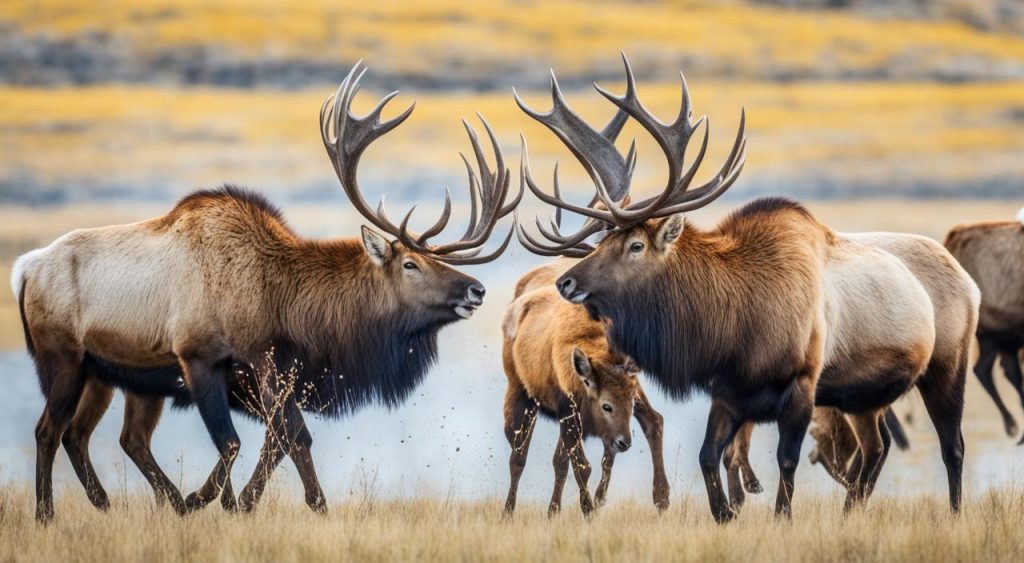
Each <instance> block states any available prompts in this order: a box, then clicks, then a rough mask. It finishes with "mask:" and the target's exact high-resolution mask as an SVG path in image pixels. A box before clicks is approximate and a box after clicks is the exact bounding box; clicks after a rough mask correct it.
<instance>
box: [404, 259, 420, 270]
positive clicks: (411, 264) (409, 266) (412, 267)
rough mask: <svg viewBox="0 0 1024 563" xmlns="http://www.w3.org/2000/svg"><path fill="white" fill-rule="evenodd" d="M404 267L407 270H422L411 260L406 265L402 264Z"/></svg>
mask: <svg viewBox="0 0 1024 563" xmlns="http://www.w3.org/2000/svg"><path fill="white" fill-rule="evenodd" d="M402 267H403V268H405V269H406V270H419V269H420V267H419V266H417V265H416V262H413V261H411V260H410V261H408V262H406V263H404V264H402Z"/></svg>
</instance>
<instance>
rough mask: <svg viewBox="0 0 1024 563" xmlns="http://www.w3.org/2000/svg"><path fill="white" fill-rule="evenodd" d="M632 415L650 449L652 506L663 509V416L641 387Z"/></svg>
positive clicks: (666, 491) (666, 492)
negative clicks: (652, 477)
mask: <svg viewBox="0 0 1024 563" xmlns="http://www.w3.org/2000/svg"><path fill="white" fill-rule="evenodd" d="M633 416H634V417H636V420H637V422H639V423H640V429H641V430H643V433H644V438H646V439H647V446H648V447H649V448H650V450H651V464H652V466H653V467H654V487H653V497H654V506H656V507H657V508H658V510H661V511H663V510H665V509H667V508H668V505H669V486H668V477H667V475H666V474H665V454H664V434H665V417H663V416H661V413H659V412H658V411H656V410H654V407H653V406H651V402H650V401H649V400H647V395H646V394H645V393H644V391H643V389H639V390H638V391H637V396H636V404H635V406H634V408H633Z"/></svg>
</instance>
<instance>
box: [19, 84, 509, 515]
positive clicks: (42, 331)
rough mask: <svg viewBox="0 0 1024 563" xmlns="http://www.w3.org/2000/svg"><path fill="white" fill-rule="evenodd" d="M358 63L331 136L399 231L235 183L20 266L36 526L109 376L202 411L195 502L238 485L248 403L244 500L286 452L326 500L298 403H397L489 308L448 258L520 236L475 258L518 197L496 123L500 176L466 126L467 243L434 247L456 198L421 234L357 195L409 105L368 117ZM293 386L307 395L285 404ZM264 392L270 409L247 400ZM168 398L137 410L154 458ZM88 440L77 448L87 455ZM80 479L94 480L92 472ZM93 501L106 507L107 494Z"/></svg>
mask: <svg viewBox="0 0 1024 563" xmlns="http://www.w3.org/2000/svg"><path fill="white" fill-rule="evenodd" d="M363 72H365V69H363V68H362V66H361V64H357V65H356V66H355V67H354V68H353V69H352V72H351V73H350V74H349V75H348V77H347V78H346V79H345V80H344V82H342V84H341V86H340V87H339V89H338V91H337V92H336V93H335V94H334V95H333V96H331V97H329V98H328V99H327V101H326V102H325V103H324V105H323V107H322V109H321V114H320V118H321V133H322V136H323V141H324V145H325V147H326V149H327V152H328V155H329V157H330V159H331V162H332V163H333V165H334V168H335V171H336V173H337V175H338V178H339V180H340V181H341V183H342V187H343V189H344V190H345V193H346V195H347V196H348V197H349V199H350V200H351V202H352V203H353V205H354V206H355V207H356V209H357V210H358V211H359V212H360V213H361V214H362V215H363V216H364V217H365V218H366V219H367V220H368V221H369V222H370V223H372V224H373V225H374V226H375V227H377V228H378V229H380V230H382V231H384V232H385V233H387V234H389V235H392V236H394V237H395V239H396V240H393V241H389V240H388V239H387V238H385V236H384V235H382V234H380V233H379V232H377V231H375V230H373V229H370V228H368V227H363V229H362V238H361V239H358V238H347V239H332V240H311V239H307V238H304V237H301V236H299V235H297V234H295V233H294V232H293V231H292V230H291V229H290V228H289V227H288V226H287V225H286V224H285V222H284V220H283V218H282V217H281V215H280V213H279V212H278V211H277V210H276V209H275V208H274V207H273V206H271V205H270V204H269V203H268V202H267V201H266V200H264V199H263V198H262V197H260V196H258V195H255V194H253V193H251V192H247V191H244V190H239V189H235V188H230V187H226V188H222V189H217V190H210V191H201V192H197V193H195V194H192V195H190V196H188V197H186V198H185V199H183V200H182V201H181V202H179V203H178V205H177V206H175V207H174V209H173V210H172V211H171V212H170V213H168V214H167V215H164V216H162V217H157V218H155V219H151V220H148V221H143V222H140V223H135V224H131V225H118V226H111V227H104V228H99V229H87V230H79V231H74V232H71V233H69V234H67V235H65V236H63V237H61V238H60V239H58V240H57V241H55V242H54V243H53V244H51V245H50V246H48V247H46V248H44V249H40V250H36V251H33V252H30V253H28V254H26V255H25V256H22V257H21V258H19V259H18V261H17V262H16V264H15V268H14V275H13V286H14V291H15V294H16V295H17V297H18V302H19V305H20V307H21V313H22V319H23V322H24V326H25V336H26V341H27V343H28V347H29V351H30V353H31V354H32V357H33V358H34V360H35V364H36V370H37V373H38V376H39V381H40V385H41V389H42V391H43V394H44V396H45V398H46V405H45V408H44V411H43V414H42V417H41V418H40V420H39V424H38V425H37V427H36V441H37V461H36V499H37V507H36V517H37V518H38V519H39V520H42V521H47V520H49V519H51V518H52V517H53V500H52V492H51V483H52V466H53V461H54V455H55V454H56V450H57V448H58V446H59V444H60V441H61V439H62V436H63V435H64V434H65V432H66V431H67V430H68V427H69V425H71V423H72V419H73V418H74V417H76V411H78V412H79V413H86V414H90V416H89V417H88V418H90V419H91V418H96V419H98V416H99V415H102V411H103V410H104V409H105V402H104V401H107V400H109V393H106V395H103V394H100V395H99V396H98V397H97V396H94V395H93V394H91V393H89V394H85V398H86V399H87V400H88V399H95V400H96V401H97V402H96V403H94V404H86V405H82V404H81V402H82V399H83V389H87V388H91V387H90V386H94V385H95V383H96V382H99V383H102V384H104V385H107V386H117V387H122V388H124V389H126V390H128V391H131V392H134V393H137V394H138V395H143V396H151V397H152V396H156V397H160V396H172V397H175V398H176V399H177V400H179V401H183V402H186V403H190V404H194V405H195V406H196V407H197V408H198V410H199V413H200V415H201V416H202V418H203V421H204V422H205V424H206V427H207V429H208V431H209V433H210V436H211V438H212V439H213V442H214V444H215V446H216V447H217V451H218V452H219V454H220V459H219V461H218V463H217V466H216V468H215V469H214V472H213V474H212V475H211V476H210V478H209V479H208V481H207V483H206V484H205V485H204V486H203V487H202V488H201V489H200V490H199V491H197V492H196V493H193V494H192V495H191V496H190V497H189V498H188V499H186V501H185V503H184V504H185V507H186V508H196V507H200V506H203V505H205V504H207V503H209V502H210V501H211V500H213V499H214V498H216V497H217V496H218V495H219V494H220V493H221V491H222V489H223V487H224V485H225V483H226V482H227V479H228V475H229V473H230V469H231V466H232V463H233V461H234V459H235V457H236V455H237V452H238V448H239V439H238V435H237V433H236V432H235V429H234V425H233V424H232V421H231V415H230V410H229V409H230V408H231V407H232V406H235V407H237V408H244V407H247V408H249V409H250V410H252V411H253V412H254V413H256V414H260V413H269V412H271V411H272V412H273V415H272V416H271V417H270V419H269V420H266V423H267V427H268V430H267V440H266V442H265V444H264V447H263V451H262V452H261V455H260V459H259V462H258V463H257V467H256V471H255V473H254V476H253V479H252V480H251V481H250V483H249V485H248V486H247V487H246V489H245V490H244V491H243V492H242V495H241V497H240V503H241V504H242V506H243V508H250V507H252V506H253V505H254V504H255V502H256V501H257V499H258V498H259V496H260V494H261V493H262V491H263V487H264V485H265V483H266V480H267V478H268V477H269V475H270V473H271V471H272V470H273V469H274V467H276V465H277V464H278V463H280V461H281V460H282V459H283V457H284V456H285V455H289V456H290V457H291V458H292V460H293V461H294V462H295V464H296V467H297V469H298V472H299V475H300V477H301V478H302V482H303V485H304V486H305V490H306V491H305V492H306V501H307V503H308V504H309V505H310V506H311V507H312V508H314V509H316V510H323V509H324V508H325V503H324V498H323V493H322V491H321V489H320V486H319V483H318V481H317V478H316V474H315V471H314V468H313V463H312V458H311V456H310V445H311V443H312V439H311V437H310V436H309V433H308V431H307V430H306V428H305V424H304V422H303V420H302V416H301V414H300V408H306V409H310V410H313V411H316V412H319V413H324V414H327V415H341V414H344V413H347V412H350V411H352V410H355V409H357V408H359V407H360V406H362V405H365V404H367V403H370V402H380V403H383V404H386V405H391V406H393V405H397V404H399V403H400V402H402V401H403V400H404V399H405V398H406V397H407V396H408V394H409V393H410V392H411V391H412V390H413V389H414V388H415V387H416V385H417V384H418V383H419V382H420V381H422V379H423V377H424V375H425V374H426V372H427V369H428V367H429V366H430V365H431V364H432V363H433V362H434V361H435V359H436V354H437V334H438V330H439V329H441V328H442V327H443V326H445V325H447V324H450V323H452V322H455V321H457V320H459V319H465V318H469V317H470V316H471V315H472V314H473V311H474V310H475V309H476V308H477V307H478V306H479V305H480V304H481V303H482V302H483V297H484V288H483V286H482V285H481V284H480V283H479V282H478V281H477V280H475V279H473V278H471V277H469V276H467V275H465V274H462V273H460V272H458V271H456V270H454V269H452V268H450V267H449V266H447V265H445V264H446V263H447V264H479V263H484V262H487V261H490V260H493V259H494V258H496V257H497V256H498V255H500V254H501V252H502V251H504V249H505V248H506V247H507V245H508V242H509V240H510V237H511V234H512V233H511V231H510V232H509V236H508V237H506V238H505V241H504V243H503V244H502V245H501V246H500V247H499V248H498V249H497V250H496V251H495V252H493V253H491V254H489V255H485V256H481V255H479V252H480V249H481V247H482V246H483V245H484V243H486V241H487V240H488V238H489V237H490V235H491V232H492V230H493V229H494V226H495V224H496V223H497V222H498V220H499V219H501V218H502V217H504V216H507V215H508V214H510V213H511V212H512V210H513V209H514V208H515V205H516V203H517V202H518V198H519V196H517V197H516V198H514V200H513V201H511V202H510V203H507V204H506V203H505V200H506V196H507V194H508V186H509V175H508V170H507V169H506V168H505V166H504V162H503V159H502V155H501V151H500V149H499V147H498V144H497V141H496V140H495V138H494V136H493V133H491V130H490V128H489V127H487V124H486V122H485V123H484V126H485V128H486V129H487V133H488V135H489V137H490V141H491V143H492V145H493V146H494V151H495V159H496V162H495V165H496V170H495V171H492V170H491V169H490V168H489V167H488V166H487V161H486V159H485V157H484V154H483V151H482V150H481V148H480V145H479V142H478V141H477V138H476V135H475V134H474V132H473V130H472V129H471V128H470V127H469V126H468V124H467V125H466V130H467V132H468V133H469V135H470V139H471V141H472V144H473V149H474V152H475V155H476V160H477V163H478V165H479V169H480V170H479V172H480V175H479V177H478V176H477V174H476V173H474V171H473V169H472V167H470V165H469V162H468V161H466V166H467V168H469V171H470V182H471V185H470V193H471V203H472V211H471V218H470V223H469V226H468V228H467V230H466V232H465V234H464V235H463V236H462V238H461V239H460V240H458V241H457V242H453V243H449V244H444V245H439V246H435V245H433V244H430V243H429V242H428V241H429V239H431V238H432V237H434V236H436V235H438V234H439V233H441V232H442V230H443V229H444V228H445V226H446V225H447V222H448V219H449V217H450V215H451V198H450V195H449V196H447V197H446V200H445V207H444V211H443V213H442V215H441V218H440V219H439V220H438V221H437V222H436V223H435V224H434V225H432V226H431V227H430V228H429V229H427V230H426V231H424V232H422V233H415V232H413V231H411V230H409V229H408V221H409V215H410V214H411V211H410V214H407V215H406V216H405V219H404V220H403V221H401V222H400V223H395V222H392V221H391V220H390V219H389V218H388V217H387V215H386V213H385V211H384V206H383V202H382V203H381V205H380V206H379V207H378V209H377V210H374V209H372V208H371V207H370V206H369V205H368V204H367V203H366V202H365V201H364V199H363V197H362V195H361V192H360V188H359V184H358V182H357V181H356V170H357V166H358V163H359V159H360V156H361V155H362V154H363V152H364V150H365V149H366V148H367V147H368V146H369V145H370V144H371V143H372V142H373V141H374V140H376V139H378V138H379V137H381V136H382V135H384V134H385V133H387V132H388V131H390V130H392V129H394V128H395V127H396V126H398V125H399V124H400V123H402V122H403V121H404V120H405V119H406V118H407V117H408V116H409V114H410V113H411V112H412V107H410V108H409V109H408V110H406V111H405V112H404V113H402V114H401V115H399V116H398V117H396V118H394V119H391V120H390V121H385V122H381V120H380V116H381V111H382V110H383V108H384V106H385V104H386V103H387V102H388V100H390V99H391V98H392V97H394V95H395V94H397V92H396V93H393V94H390V95H388V96H387V97H385V98H384V99H383V100H381V102H380V103H379V104H377V106H376V107H375V108H374V109H373V110H371V112H370V113H369V114H367V115H365V116H363V117H356V116H355V115H353V114H352V113H351V110H350V105H351V103H352V99H353V97H354V95H355V93H356V90H357V89H358V83H359V80H360V78H361V77H362V75H363ZM464 160H465V159H464ZM519 193H520V195H521V193H522V190H520V192H519ZM266 364H270V365H269V366H268V365H266ZM260 366H263V368H265V369H261V368H260ZM293 366H298V371H297V381H295V382H291V383H287V384H286V382H283V381H277V380H272V381H270V385H261V384H260V382H259V381H256V379H258V377H257V374H258V373H260V372H266V371H268V370H269V371H271V372H273V373H279V372H281V373H283V372H287V371H288V370H289V369H291V368H292V367H293ZM284 387H287V388H288V389H294V390H297V391H296V392H295V393H293V394H289V395H288V396H287V397H285V398H284V399H285V400H284V404H283V405H276V403H278V402H279V401H280V400H281V398H282V397H281V396H280V391H281V389H282V388H284ZM104 396H106V397H108V398H107V399H104V398H103V397H104ZM252 397H255V399H256V402H257V404H255V405H252V404H249V405H245V404H243V403H244V402H245V401H246V400H247V399H249V398H252ZM160 405H161V403H160V402H156V403H153V404H152V405H150V406H149V407H144V406H143V407H142V408H143V409H144V410H145V409H149V410H147V411H146V412H148V413H149V415H150V416H148V417H146V420H145V421H143V423H144V425H145V426H146V428H140V429H139V431H138V432H139V433H140V434H142V435H143V437H144V438H145V443H146V446H147V447H146V448H145V449H146V450H147V451H148V433H150V432H151V431H152V429H151V427H152V426H154V425H155V424H156V420H157V419H158V417H159V408H160ZM271 405H276V406H274V407H273V408H271ZM136 406H139V405H136ZM154 411H155V412H154ZM97 412H98V415H97V414H96V413H97ZM129 421H130V422H131V421H132V419H129ZM126 431H127V432H131V430H130V429H129V430H126ZM75 449H80V448H70V449H69V453H80V452H73V450H75ZM133 459H136V458H135V456H133ZM86 463H88V458H87V456H86V457H84V458H83V457H81V456H80V457H79V458H78V459H77V460H76V461H75V464H76V468H78V466H79V464H86ZM153 465H154V466H155V463H154V464H153ZM140 468H143V467H142V466H141V465H140ZM143 470H144V471H146V468H143ZM79 474H80V475H83V474H85V475H87V476H88V477H89V479H93V478H94V475H95V474H94V472H92V469H91V467H88V468H87V470H86V471H84V473H83V472H79ZM85 480H86V479H83V481H85ZM98 486H99V484H98V481H97V482H95V483H88V484H87V488H89V487H93V488H95V487H98ZM91 496H93V498H94V500H105V494H103V495H102V497H101V495H99V494H98V493H97V494H94V495H91Z"/></svg>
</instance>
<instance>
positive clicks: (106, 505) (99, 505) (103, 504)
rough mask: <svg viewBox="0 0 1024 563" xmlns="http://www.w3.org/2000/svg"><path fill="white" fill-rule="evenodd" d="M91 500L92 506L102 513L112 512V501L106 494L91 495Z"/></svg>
mask: <svg viewBox="0 0 1024 563" xmlns="http://www.w3.org/2000/svg"><path fill="white" fill-rule="evenodd" d="M89 500H91V501H92V505H93V506H95V507H96V509H97V510H99V511H100V512H106V511H108V510H110V499H108V498H107V495H106V493H102V492H96V493H94V494H92V495H90V498H89Z"/></svg>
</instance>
